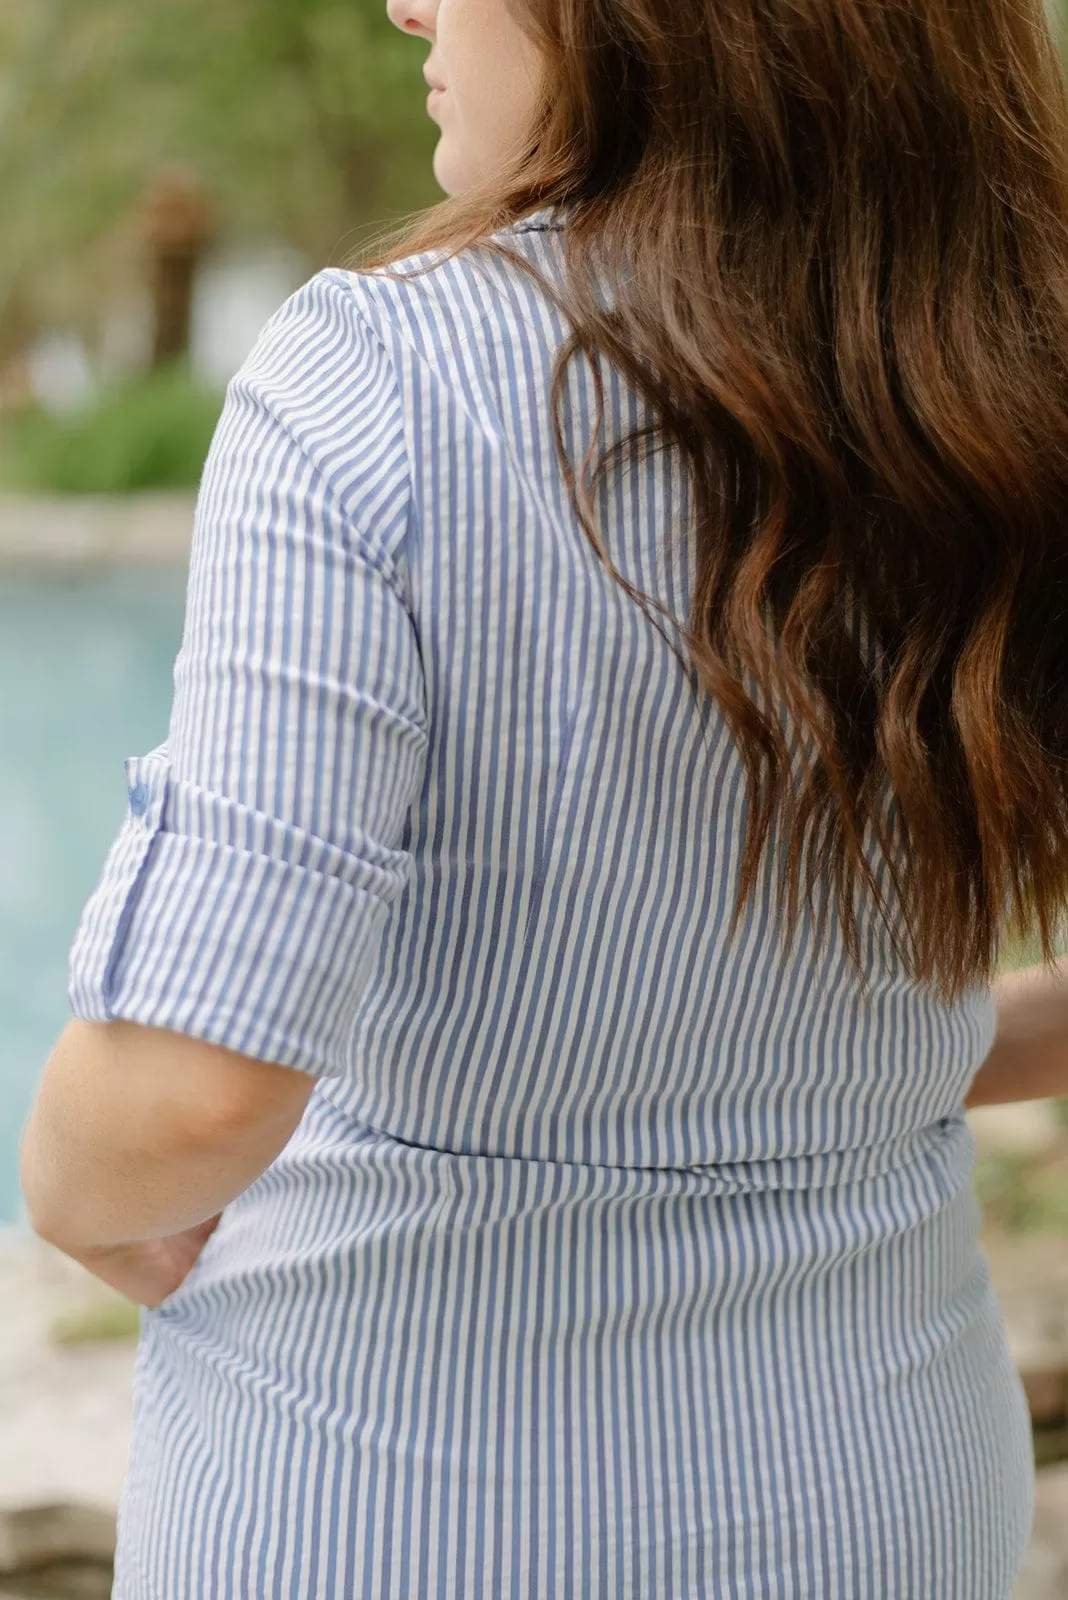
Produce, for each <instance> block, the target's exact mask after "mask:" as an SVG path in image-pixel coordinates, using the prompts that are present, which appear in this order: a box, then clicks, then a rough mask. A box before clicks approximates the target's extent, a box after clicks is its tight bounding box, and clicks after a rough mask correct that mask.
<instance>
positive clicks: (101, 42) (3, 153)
mask: <svg viewBox="0 0 1068 1600" xmlns="http://www.w3.org/2000/svg"><path fill="white" fill-rule="evenodd" d="M428 54H429V46H428V45H427V43H426V41H425V40H418V39H415V38H412V37H407V36H405V35H403V34H401V33H400V32H399V31H398V30H397V29H396V28H395V27H394V26H393V25H392V24H391V23H390V21H389V19H388V17H387V15H386V6H385V0H152V3H151V4H149V5H146V4H145V3H144V0H0V193H2V194H3V196H4V227H3V229H2V230H0V346H2V344H3V343H4V342H5V341H4V335H5V332H6V335H7V342H8V344H11V343H12V342H14V341H16V340H17V337H18V335H19V333H20V332H24V331H25V329H27V328H34V327H39V326H42V325H49V324H51V325H55V324H56V323H58V322H63V323H67V324H68V325H78V317H79V316H81V317H83V318H84V319H85V321H86V323H88V321H89V319H90V317H91V313H92V312H93V310H94V308H95V307H96V305H97V304H99V302H100V300H101V298H102V297H103V296H105V295H106V294H107V292H108V290H109V287H110V286H111V284H112V281H113V276H114V268H115V263H116V260H117V259H119V258H122V259H126V258H127V257H128V256H129V253H130V252H131V251H133V250H135V248H136V238H135V237H134V235H135V233H136V228H135V224H134V223H133V222H132V221H131V218H132V217H133V216H134V208H135V206H136V203H137V200H138V198H139V196H140V194H141V193H142V191H143V188H144V186H145V184H146V182H147V181H148V180H149V179H151V178H152V176H153V175H154V174H156V173H158V172H159V170H160V169H161V168H162V167H164V166H167V165H168V164H171V163H174V164H179V165H182V164H184V165H186V166H189V167H191V168H192V169H193V170H195V171H196V172H198V173H199V174H200V176H201V178H202V181H203V182H204V184H205V185H206V187H207V189H208V192H209V193H210V195H211V196H212V197H213V198H214V200H215V202H216V205H217V208H218V210H219V212H220V214H221V216H222V217H223V219H224V221H225V225H226V228H227V231H228V232H229V233H231V234H232V235H234V236H240V237H243V238H248V237H264V238H274V239H281V240H284V241H286V242H287V243H289V244H291V245H293V246H295V247H296V248H298V249H300V250H302V251H303V252H304V253H305V254H306V255H307V256H308V257H309V258H310V259H311V260H312V261H313V263H314V264H315V265H327V264H329V263H330V262H331V261H336V260H339V259H340V258H341V257H342V256H344V254H346V253H347V252H348V251H351V250H352V249H353V248H355V247H357V246H358V245H359V243H360V242H361V233H362V231H363V230H365V229H366V230H368V231H373V230H374V228H376V227H378V226H381V225H383V224H386V223H389V222H392V221H395V220H396V219H397V218H399V217H400V216H402V215H404V214H406V213H407V212H409V211H411V210H415V209H419V208H421V207H422V206H425V205H428V204H432V203H433V202H435V201H436V200H440V199H441V198H442V194H441V191H440V189H439V188H438V186H437V184H436V182H435V180H434V177H433V172H432V169H431V157H432V154H433V150H434V145H435V143H436V140H437V136H438V134H437V128H436V127H435V125H434V124H433V123H432V122H431V121H430V119H429V118H428V117H427V116H426V110H425V93H426V88H425V84H424V82H423V78H422V66H423V63H424V62H425V60H426V57H427V55H428ZM124 252H125V255H124Z"/></svg>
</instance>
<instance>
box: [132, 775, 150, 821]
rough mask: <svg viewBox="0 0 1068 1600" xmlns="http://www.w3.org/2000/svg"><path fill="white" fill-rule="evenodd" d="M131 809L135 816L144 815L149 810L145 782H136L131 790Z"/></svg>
mask: <svg viewBox="0 0 1068 1600" xmlns="http://www.w3.org/2000/svg"><path fill="white" fill-rule="evenodd" d="M130 810H131V811H132V812H133V814H134V816H135V817H143V816H144V814H145V812H146V811H147V810H148V790H147V789H146V787H145V785H144V784H143V783H138V784H135V785H134V787H133V788H132V789H131V790H130Z"/></svg>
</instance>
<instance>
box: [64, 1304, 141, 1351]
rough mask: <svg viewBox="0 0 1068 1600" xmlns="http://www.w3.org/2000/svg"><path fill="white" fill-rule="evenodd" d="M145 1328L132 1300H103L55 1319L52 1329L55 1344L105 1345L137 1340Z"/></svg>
mask: <svg viewBox="0 0 1068 1600" xmlns="http://www.w3.org/2000/svg"><path fill="white" fill-rule="evenodd" d="M140 1325H141V1312H140V1308H139V1307H138V1306H136V1305H135V1304H134V1303H133V1301H132V1300H125V1299H122V1298H121V1297H120V1296H118V1295H116V1296H115V1297H114V1298H110V1297H109V1298H108V1299H106V1300H105V1299H104V1298H102V1297H101V1298H100V1299H96V1298H94V1299H92V1300H87V1301H85V1302H84V1304H82V1305H79V1306H75V1307H74V1308H73V1310H71V1311H66V1312H64V1313H63V1314H62V1315H61V1316H58V1317H56V1318H55V1320H54V1322H53V1323H52V1326H51V1328H50V1329H49V1337H50V1339H51V1341H52V1343H53V1344H59V1345H79V1344H102V1343H106V1342H108V1341H111V1340H116V1339H136V1338H137V1335H138V1332H139V1330H140Z"/></svg>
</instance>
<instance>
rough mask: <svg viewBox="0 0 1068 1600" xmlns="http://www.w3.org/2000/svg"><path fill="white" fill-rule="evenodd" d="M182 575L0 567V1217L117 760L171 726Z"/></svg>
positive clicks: (98, 861) (9, 1216)
mask: <svg viewBox="0 0 1068 1600" xmlns="http://www.w3.org/2000/svg"><path fill="white" fill-rule="evenodd" d="M185 581H186V580H185V572H184V570H180V569H177V568H175V569H164V570H163V571H156V570H143V571H116V572H102V573H94V574H92V575H86V576H83V575H80V574H79V575H78V576H76V577H69V578H68V577H64V578H52V577H48V578H37V577H33V578H29V577H25V578H24V577H22V576H9V575H4V576H3V577H0V1223H2V1222H13V1221H15V1220H16V1218H17V1217H18V1215H19V1195H18V1183H17V1172H16V1155H17V1149H18V1139H19V1133H20V1131H21V1128H22V1125H23V1123H24V1121H25V1117H26V1114H27V1111H28V1110H29V1105H30V1100H31V1097H32V1094H33V1090H34V1085H35V1083H36V1081H37V1077H38V1074H39V1072H40V1070H41V1067H42V1066H43V1065H44V1062H45V1059H46V1057H47V1055H48V1052H49V1050H50V1049H51V1046H52V1044H53V1042H54V1040H55V1038H56V1036H57V1034H58V1033H59V1032H60V1030H61V1028H62V1027H63V1025H64V1023H65V1022H66V1020H67V1018H68V1016H69V1015H70V1010H69V1005H68V1001H67V953H68V950H69V948H70V944H71V941H72V939H73V937H74V932H75V929H76V927H77V923H78V917H79V914H80V912H81V909H82V906H83V905H84V903H85V901H86V899H87V898H88V896H89V894H90V893H91V891H92V888H93V885H94V884H95V882H96V879H97V876H98V874H99V872H100V869H101V867H102V866H103V862H104V856H105V855H106V853H107V848H108V845H109V844H110V842H111V839H112V838H113V836H114V834H115V833H116V831H117V829H118V827H119V825H120V823H121V822H122V818H123V816H124V815H125V809H126V775H125V772H124V770H123V760H124V758H125V757H126V756H130V755H143V754H144V753H145V751H147V750H150V749H151V748H152V747H153V746H154V745H157V744H160V743H162V741H163V740H164V739H165V738H166V735H167V720H168V715H169V712H170V704H171V693H172V672H173V667H174V658H175V656H176V655H177V653H178V647H179V645H180V643H181V630H182V618H183V615H184V610H185Z"/></svg>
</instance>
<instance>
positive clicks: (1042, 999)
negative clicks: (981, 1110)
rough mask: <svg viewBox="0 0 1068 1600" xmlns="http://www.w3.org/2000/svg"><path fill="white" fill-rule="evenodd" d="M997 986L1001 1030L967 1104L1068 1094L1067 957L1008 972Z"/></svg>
mask: <svg viewBox="0 0 1068 1600" xmlns="http://www.w3.org/2000/svg"><path fill="white" fill-rule="evenodd" d="M992 987H993V993H994V996H995V998H996V1000H997V1009H998V1022H997V1033H996V1035H995V1038H994V1043H993V1046H992V1047H991V1050H990V1054H989V1055H988V1056H987V1058H986V1060H985V1061H984V1062H983V1064H982V1066H981V1067H980V1068H979V1071H978V1073H977V1074H976V1077H975V1081H974V1083H973V1084H972V1087H971V1090H970V1092H969V1094H968V1098H967V1099H966V1101H965V1106H966V1107H967V1109H968V1110H972V1109H973V1108H975V1107H977V1106H994V1105H1005V1104H1007V1103H1008V1102H1010V1101H1016V1100H1046V1099H1056V1098H1060V1097H1061V1096H1068V956H1065V957H1062V958H1061V959H1060V961H1058V962H1057V964H1056V966H1055V967H1054V968H1049V967H1046V966H1044V965H1043V964H1042V963H1039V965H1038V966H1034V967H1025V968H1024V969H1023V970H1022V971H1020V972H1006V973H1003V974H1002V975H1001V976H1000V977H999V978H998V979H997V980H996V981H995V983H994V984H993V986H992Z"/></svg>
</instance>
